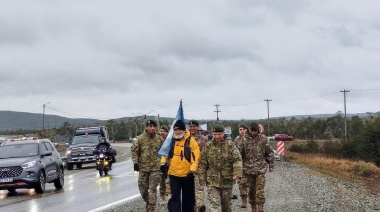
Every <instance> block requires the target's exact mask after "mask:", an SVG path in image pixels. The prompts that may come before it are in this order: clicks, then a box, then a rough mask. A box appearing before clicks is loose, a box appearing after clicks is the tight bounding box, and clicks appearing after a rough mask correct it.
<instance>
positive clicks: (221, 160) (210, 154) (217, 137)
mask: <svg viewBox="0 0 380 212" xmlns="http://www.w3.org/2000/svg"><path fill="white" fill-rule="evenodd" d="M198 173H199V183H200V184H201V185H202V186H205V185H207V188H208V192H207V193H208V200H209V202H210V210H209V211H211V212H220V211H222V212H231V205H232V203H231V194H232V187H233V184H234V182H235V180H236V179H238V178H240V177H241V176H242V159H241V155H240V153H239V150H238V149H237V148H236V146H235V145H234V144H233V142H231V141H227V140H225V138H224V128H223V127H222V126H215V127H214V129H213V138H212V140H211V141H210V142H208V143H207V144H206V145H205V147H204V149H203V152H202V155H201V162H200V165H199V170H198Z"/></svg>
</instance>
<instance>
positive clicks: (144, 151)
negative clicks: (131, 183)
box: [131, 132, 164, 172]
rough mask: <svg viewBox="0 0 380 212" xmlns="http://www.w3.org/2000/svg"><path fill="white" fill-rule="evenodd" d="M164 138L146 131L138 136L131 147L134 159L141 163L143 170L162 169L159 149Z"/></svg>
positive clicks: (135, 161)
mask: <svg viewBox="0 0 380 212" xmlns="http://www.w3.org/2000/svg"><path fill="white" fill-rule="evenodd" d="M163 142H164V140H163V139H162V138H161V136H159V135H158V134H154V135H153V136H151V135H149V134H148V133H147V132H144V133H143V134H141V135H140V136H138V138H137V140H136V141H135V142H134V143H133V145H132V147H131V152H132V161H133V163H134V164H135V163H137V164H139V168H140V171H141V172H151V171H159V170H160V158H158V157H157V154H158V151H160V148H161V146H162V144H163Z"/></svg>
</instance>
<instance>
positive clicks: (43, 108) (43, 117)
mask: <svg viewBox="0 0 380 212" xmlns="http://www.w3.org/2000/svg"><path fill="white" fill-rule="evenodd" d="M50 103H51V102H48V103H45V104H43V105H42V137H43V138H45V107H46V105H47V104H50Z"/></svg>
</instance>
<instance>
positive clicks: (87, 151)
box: [71, 147, 94, 155]
mask: <svg viewBox="0 0 380 212" xmlns="http://www.w3.org/2000/svg"><path fill="white" fill-rule="evenodd" d="M93 151H94V148H93V147H80V148H73V149H72V150H71V155H77V154H86V155H93Z"/></svg>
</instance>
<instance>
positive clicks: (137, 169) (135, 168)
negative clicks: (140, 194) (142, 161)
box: [133, 163, 140, 172]
mask: <svg viewBox="0 0 380 212" xmlns="http://www.w3.org/2000/svg"><path fill="white" fill-rule="evenodd" d="M133 170H135V171H137V172H138V171H139V170H140V169H139V164H137V163H135V164H133Z"/></svg>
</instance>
